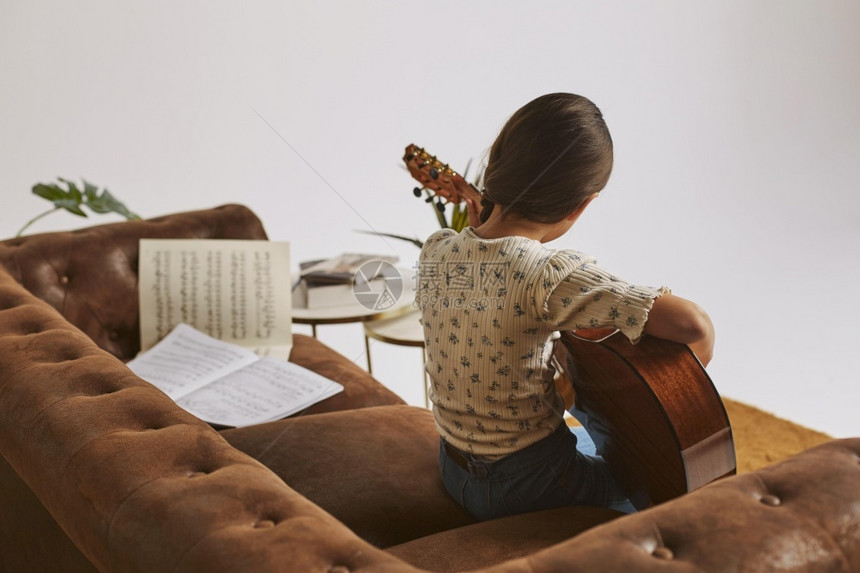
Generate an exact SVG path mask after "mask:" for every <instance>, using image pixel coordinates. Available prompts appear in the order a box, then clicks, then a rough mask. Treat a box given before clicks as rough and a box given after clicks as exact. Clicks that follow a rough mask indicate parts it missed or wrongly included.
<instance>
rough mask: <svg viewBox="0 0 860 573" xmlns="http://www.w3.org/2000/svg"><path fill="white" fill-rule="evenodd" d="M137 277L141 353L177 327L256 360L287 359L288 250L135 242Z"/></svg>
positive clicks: (248, 243)
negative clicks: (254, 355)
mask: <svg viewBox="0 0 860 573" xmlns="http://www.w3.org/2000/svg"><path fill="white" fill-rule="evenodd" d="M138 275H139V277H140V284H139V287H138V291H139V293H140V347H141V350H146V349H148V348H150V347H152V346H153V345H154V344H155V343H156V342H158V341H159V340H161V339H162V338H164V337H165V336H167V333H168V332H170V331H171V330H172V329H173V327H175V326H176V325H177V324H179V323H181V322H184V323H186V324H189V325H191V326H193V327H194V328H196V329H197V330H200V331H201V332H204V333H206V334H208V335H209V336H211V337H213V338H217V339H218V340H226V341H228V342H232V343H234V344H238V345H239V346H243V347H245V348H250V349H252V350H254V351H255V352H256V353H257V354H259V355H261V356H276V357H278V358H282V359H283V360H287V358H289V356H290V350H291V348H292V343H293V337H292V293H291V292H290V245H289V243H287V242H285V241H281V242H276V241H252V240H236V239H229V240H228V239H141V241H140V262H139V271H138Z"/></svg>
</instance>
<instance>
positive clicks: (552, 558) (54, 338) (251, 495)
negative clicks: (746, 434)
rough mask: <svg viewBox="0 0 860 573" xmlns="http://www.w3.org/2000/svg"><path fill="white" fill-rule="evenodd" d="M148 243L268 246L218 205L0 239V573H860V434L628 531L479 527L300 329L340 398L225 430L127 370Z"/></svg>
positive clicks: (426, 447)
mask: <svg viewBox="0 0 860 573" xmlns="http://www.w3.org/2000/svg"><path fill="white" fill-rule="evenodd" d="M141 237H198V238H252V239H265V238H266V234H265V231H264V229H263V227H262V225H261V224H260V221H259V220H258V219H257V217H256V216H255V215H254V214H253V213H252V212H251V211H249V210H248V209H246V208H244V207H241V206H237V205H227V206H223V207H219V208H215V209H208V210H204V211H198V212H191V213H180V214H176V215H170V216H166V217H161V218H157V219H152V220H148V221H137V222H127V223H115V224H108V225H101V226H97V227H91V228H89V229H85V230H80V231H74V232H68V233H47V234H42V235H33V236H28V237H23V238H18V239H11V240H7V241H5V242H2V243H0V453H2V458H0V572H7V571H8V572H18V571H25V572H26V571H63V572H70V571H91V570H104V571H145V572H160V571H207V572H208V571H242V572H249V571H253V572H262V571H302V572H303V571H323V572H331V573H344V572H347V571H383V572H394V571H416V570H418V569H427V570H437V571H443V570H444V571H452V570H464V569H482V568H483V570H486V571H497V572H503V571H504V572H514V571H523V572H524V571H529V572H549V571H565V572H566V571H623V570H666V571H669V570H672V571H772V570H780V571H788V570H791V571H809V570H815V571H818V570H820V571H856V570H860V456H858V453H860V439H850V440H838V441H832V442H830V443H828V444H825V445H823V446H820V447H817V448H814V449H812V450H808V451H806V452H804V453H802V454H799V455H797V456H795V457H793V458H790V459H789V460H786V461H784V462H782V463H779V464H775V465H773V466H770V467H767V468H764V469H761V470H759V471H756V472H753V473H748V474H744V475H740V476H737V477H733V478H730V479H725V480H722V481H719V482H717V483H714V484H711V485H709V486H706V487H704V488H702V489H700V490H698V491H696V492H693V493H690V494H687V495H685V496H682V497H680V498H678V499H675V500H673V501H671V502H667V503H664V504H662V505H659V506H657V507H654V508H651V509H649V510H647V511H643V512H640V513H638V514H634V515H629V516H622V515H621V514H617V513H615V512H612V511H610V510H605V509H599V508H591V507H573V508H565V509H558V510H552V511H544V512H537V513H533V514H527V515H521V516H517V517H512V518H506V519H500V520H495V521H489V522H484V523H475V522H474V520H473V519H471V518H470V517H469V516H468V515H466V514H465V513H464V512H463V511H462V510H461V509H460V508H459V507H458V506H456V505H455V504H454V503H453V502H452V501H451V500H450V499H449V498H448V496H447V494H446V493H445V492H444V490H443V488H442V485H441V482H440V480H439V478H438V472H437V469H436V457H437V437H436V433H435V430H434V428H433V421H432V416H431V415H430V413H429V412H428V411H426V410H424V409H421V408H415V407H411V406H407V405H405V404H404V403H403V402H402V400H400V399H399V398H398V397H397V396H396V395H394V394H393V393H391V392H390V391H388V390H387V389H386V388H384V387H383V386H382V385H381V384H379V383H378V382H377V381H376V380H374V379H373V378H372V377H370V376H369V375H368V374H367V373H366V372H365V371H363V370H362V369H361V368H359V367H358V366H356V365H355V364H353V363H352V362H350V361H349V360H347V359H345V358H344V357H342V356H341V355H339V354H337V353H336V352H335V351H333V350H332V349H330V348H328V347H326V346H324V345H323V344H321V343H320V342H318V341H316V340H315V339H312V338H309V337H306V336H301V335H296V336H295V341H294V342H295V348H294V350H293V355H292V358H291V360H293V361H294V362H297V363H299V364H302V365H304V366H306V367H309V368H311V369H313V370H316V371H318V372H320V373H321V374H323V375H325V376H328V377H330V378H333V379H335V380H337V381H339V382H340V383H342V384H343V385H344V387H345V391H344V392H343V393H341V394H339V395H337V396H334V397H332V398H329V399H327V400H325V401H323V402H321V403H319V404H317V405H315V406H314V407H312V408H310V409H308V410H307V411H305V412H303V413H302V414H301V415H299V416H295V417H292V418H289V419H286V420H281V421H278V422H273V423H269V424H264V425H260V426H254V427H249V428H240V429H227V430H222V431H220V432H219V431H217V430H216V429H213V428H212V427H210V426H209V425H207V424H205V423H203V422H201V421H200V420H198V419H196V418H195V417H193V416H191V415H189V414H188V413H186V412H185V411H183V410H182V409H180V408H178V407H177V406H176V405H175V404H174V403H173V401H171V400H170V399H169V398H167V397H166V396H165V395H164V394H162V393H161V392H159V391H158V390H156V389H155V388H153V387H152V386H150V385H148V384H147V383H146V382H144V381H142V380H140V379H139V378H137V377H136V376H135V375H134V374H132V373H131V372H130V371H129V370H128V369H127V368H126V366H125V365H124V361H126V360H128V359H130V358H131V357H132V356H133V355H134V354H135V353H136V352H137V349H138V347H139V334H138V316H137V315H138V308H137V293H136V285H137V280H136V278H137V275H136V272H137V241H138V239H139V238H141ZM297 240H298V239H297Z"/></svg>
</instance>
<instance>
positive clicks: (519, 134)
mask: <svg viewBox="0 0 860 573" xmlns="http://www.w3.org/2000/svg"><path fill="white" fill-rule="evenodd" d="M612 158H613V155H612V138H611V137H610V135H609V129H608V128H607V127H606V123H605V122H604V121H603V114H602V113H600V110H599V109H598V108H597V106H596V105H594V103H592V102H591V100H589V99H588V98H585V97H582V96H579V95H575V94H568V93H553V94H547V95H543V96H540V97H538V98H537V99H534V100H532V101H530V102H529V103H527V104H526V105H524V106H523V107H521V108H520V109H518V110H517V111H516V112H515V113H514V114H513V115H512V116H511V118H510V119H509V120H508V121H507V123H505V125H504V127H503V128H502V130H501V132H500V133H499V135H498V137H497V138H496V141H495V142H494V143H493V146H492V147H491V148H490V156H489V159H488V160H487V168H486V169H485V171H484V176H483V183H484V199H483V201H482V202H481V205H482V206H483V209H482V211H481V216H480V218H481V221H482V222H483V221H486V220H487V219H488V218H489V216H490V213H492V211H493V206H494V204H498V205H501V206H502V207H503V214H508V213H515V214H517V215H520V216H522V217H524V218H526V219H528V220H530V221H535V222H539V223H555V222H558V221H560V220H562V219H563V218H564V217H565V216H567V215H569V214H570V213H572V212H573V211H574V210H576V208H577V207H579V206H580V205H581V204H582V202H583V201H585V200H586V199H587V198H588V197H590V196H591V195H592V194H594V193H596V192H598V191H600V190H601V189H603V187H604V186H606V182H607V181H608V180H609V174H610V173H611V172H612Z"/></svg>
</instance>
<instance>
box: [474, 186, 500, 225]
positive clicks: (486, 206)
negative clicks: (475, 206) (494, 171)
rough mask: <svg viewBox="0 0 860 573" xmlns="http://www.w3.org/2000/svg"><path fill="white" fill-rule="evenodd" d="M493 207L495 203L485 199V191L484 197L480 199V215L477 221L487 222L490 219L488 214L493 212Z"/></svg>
mask: <svg viewBox="0 0 860 573" xmlns="http://www.w3.org/2000/svg"><path fill="white" fill-rule="evenodd" d="M495 206H496V204H495V203H493V202H492V201H490V200H489V199H487V196H486V191H485V195H484V196H483V197H481V213H480V214H479V215H478V219H479V220H480V221H481V223H486V222H487V219H489V218H490V214H491V213H492V212H493V208H495Z"/></svg>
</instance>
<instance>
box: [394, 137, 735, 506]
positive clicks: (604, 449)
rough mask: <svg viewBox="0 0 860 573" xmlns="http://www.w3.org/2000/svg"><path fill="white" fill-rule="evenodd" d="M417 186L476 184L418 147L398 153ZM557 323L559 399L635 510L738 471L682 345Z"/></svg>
mask: <svg viewBox="0 0 860 573" xmlns="http://www.w3.org/2000/svg"><path fill="white" fill-rule="evenodd" d="M403 159H404V161H405V162H406V166H407V168H408V169H409V172H410V173H411V174H412V176H413V177H414V178H415V179H416V180H417V181H419V182H420V183H421V184H422V185H423V186H424V189H429V190H431V191H432V192H433V193H434V194H435V195H438V196H439V197H442V198H444V199H445V200H446V201H448V202H452V203H455V204H458V203H460V202H462V201H463V200H464V199H465V198H466V197H469V198H472V199H475V200H476V201H477V202H480V197H481V194H480V191H478V190H477V189H476V188H475V187H474V186H472V185H471V184H469V183H467V182H466V181H465V180H464V179H463V177H461V176H460V175H459V174H458V173H456V172H455V171H454V170H452V169H451V168H450V167H449V166H448V165H447V164H445V163H442V162H441V161H439V160H438V159H437V158H436V156H434V155H431V154H429V153H428V152H426V151H425V150H424V149H423V148H420V147H417V146H415V145H413V144H411V145H409V146H407V147H406V152H405V154H404V157H403ZM606 334H607V331H578V332H562V333H561V338H560V340H559V341H558V342H557V344H556V347H555V352H554V356H553V362H554V364H555V367H556V370H557V374H558V376H557V377H556V381H555V383H556V388H557V389H558V391H559V392H560V393H561V394H562V396H564V399H565V408H566V409H568V410H571V409H572V408H573V407H574V405H575V406H576V408H575V410H578V411H579V412H584V413H585V414H586V416H587V420H588V422H587V423H586V424H585V427H586V430H587V431H588V432H589V435H590V437H591V438H592V439H593V440H594V442H595V444H597V445H598V447H599V452H598V453H600V455H602V456H603V457H604V458H605V459H606V461H607V462H608V463H609V464H610V466H611V467H612V469H613V472H614V473H615V475H616V476H618V479H619V480H620V481H621V482H622V485H623V486H624V487H625V489H626V490H627V492H628V493H629V495H630V497H631V501H632V503H633V505H634V506H635V507H636V508H637V509H643V508H645V507H648V506H651V505H656V504H658V503H662V502H664V501H667V500H670V499H672V498H675V497H678V496H680V495H683V494H685V493H687V492H689V491H692V490H694V489H696V488H699V487H701V486H703V485H705V484H708V483H710V482H712V481H714V480H716V479H719V478H722V477H725V476H730V475H734V474H735V473H736V468H737V465H736V459H735V447H734V441H733V438H732V429H731V424H730V423H729V418H728V415H727V414H726V410H725V406H724V405H723V402H722V400H721V399H720V396H719V394H718V393H717V390H716V388H715V387H714V384H713V382H712V381H711V379H710V377H709V376H708V374H707V372H705V369H704V368H703V367H702V365H701V363H699V360H698V359H697V358H696V356H695V355H694V354H693V352H692V351H691V350H690V349H689V348H688V347H687V346H686V345H683V344H678V343H675V342H671V341H668V340H662V339H658V338H654V337H650V336H644V337H643V338H642V339H641V340H640V341H639V343H638V344H636V345H633V344H631V343H630V342H629V341H628V340H627V338H626V337H624V336H623V335H621V334H620V333H614V334H610V335H609V336H606Z"/></svg>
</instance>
